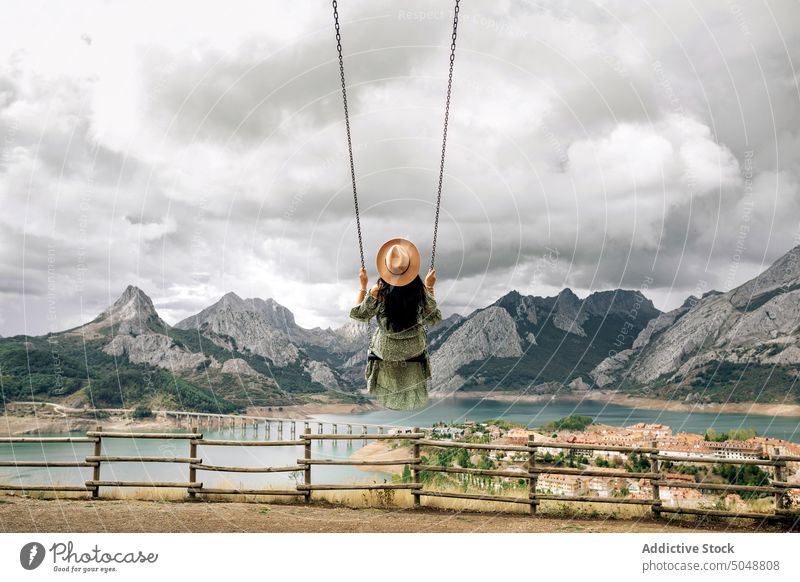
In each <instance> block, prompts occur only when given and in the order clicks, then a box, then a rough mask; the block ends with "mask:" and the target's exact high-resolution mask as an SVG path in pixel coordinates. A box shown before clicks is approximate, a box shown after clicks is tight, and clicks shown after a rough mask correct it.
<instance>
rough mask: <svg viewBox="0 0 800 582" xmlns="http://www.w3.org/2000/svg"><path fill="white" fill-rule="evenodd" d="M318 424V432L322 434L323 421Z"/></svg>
mask: <svg viewBox="0 0 800 582" xmlns="http://www.w3.org/2000/svg"><path fill="white" fill-rule="evenodd" d="M317 426H318V428H317V432H318V433H319V434H322V423H321V422H320V423H319V424H318V425H317Z"/></svg>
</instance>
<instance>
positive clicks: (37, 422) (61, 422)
mask: <svg viewBox="0 0 800 582" xmlns="http://www.w3.org/2000/svg"><path fill="white" fill-rule="evenodd" d="M24 406H26V408H32V407H31V406H30V405H29V404H24ZM12 407H14V404H13V403H12V404H11V405H10V408H12ZM272 408H273V409H272V410H269V407H266V406H261V407H259V406H251V407H248V408H247V410H246V412H245V413H244V416H264V417H269V418H279V419H286V420H311V419H313V418H314V415H315V414H354V413H358V412H370V411H373V410H380V407H379V406H377V405H374V404H350V403H316V402H314V403H308V404H293V405H288V406H282V407H280V408H282V410H278V408H279V407H272ZM65 410H69V414H66V413H64V412H58V408H56V407H53V406H51V405H49V404H46V403H40V404H39V405H37V406H36V410H35V411H34V410H31V411H28V412H25V413H22V414H19V413H11V414H9V413H6V414H4V415H2V416H0V436H24V435H35V434H37V433H66V432H75V431H77V432H85V431H89V430H95V429H96V428H97V427H98V426H100V427H102V429H103V430H106V431H136V430H159V431H185V430H186V428H187V427H186V422H185V421H183V420H180V421H179V420H178V419H176V418H174V417H170V418H164V417H151V418H141V419H134V418H128V417H126V416H124V415H121V414H111V415H110V416H108V417H105V418H93V417H92V415H91V411H87V413H86V415H81V414H80V413H78V412H75V409H65Z"/></svg>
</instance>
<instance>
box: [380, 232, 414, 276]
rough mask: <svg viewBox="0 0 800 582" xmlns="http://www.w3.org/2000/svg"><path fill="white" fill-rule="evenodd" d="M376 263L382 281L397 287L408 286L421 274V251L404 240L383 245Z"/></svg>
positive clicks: (398, 239) (400, 239) (389, 241)
mask: <svg viewBox="0 0 800 582" xmlns="http://www.w3.org/2000/svg"><path fill="white" fill-rule="evenodd" d="M375 262H376V265H377V267H378V274H379V275H380V276H381V279H383V280H384V281H386V282H387V283H388V284H389V285H394V286H396V287H402V286H403V285H408V284H409V283H411V281H413V280H414V277H416V276H417V275H418V274H419V262H420V261H419V251H418V250H417V247H415V246H414V243H412V242H411V241H410V240H406V239H404V238H393V239H391V240H388V241H386V242H385V243H383V245H382V246H381V248H380V249H378V256H377V257H376V259H375Z"/></svg>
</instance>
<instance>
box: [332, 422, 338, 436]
mask: <svg viewBox="0 0 800 582" xmlns="http://www.w3.org/2000/svg"><path fill="white" fill-rule="evenodd" d="M333 434H339V425H338V424H334V425H333Z"/></svg>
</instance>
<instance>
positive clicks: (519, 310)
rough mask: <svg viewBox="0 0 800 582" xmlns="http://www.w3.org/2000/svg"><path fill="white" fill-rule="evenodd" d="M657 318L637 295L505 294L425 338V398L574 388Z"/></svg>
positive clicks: (647, 301)
mask: <svg viewBox="0 0 800 582" xmlns="http://www.w3.org/2000/svg"><path fill="white" fill-rule="evenodd" d="M659 314H660V312H659V311H658V310H657V309H655V307H653V304H652V303H651V302H650V301H649V300H648V299H647V298H645V297H644V296H643V295H642V294H641V293H639V292H636V291H626V290H616V291H603V292H597V293H593V294H591V295H589V296H588V297H587V298H585V299H580V298H579V297H578V296H577V295H575V293H573V292H572V291H571V290H570V289H564V290H563V291H562V292H561V293H559V294H558V295H557V296H556V297H534V296H523V295H521V294H520V293H517V292H516V291H512V292H511V293H509V294H507V295H505V296H504V297H502V298H500V299H499V300H498V301H497V302H495V303H494V304H493V305H491V306H489V307H487V308H485V309H480V310H477V311H476V312H474V313H473V314H471V315H469V316H468V317H466V318H463V317H460V316H459V317H458V318H456V319H454V320H453V321H451V322H450V324H449V325H448V329H447V333H444V332H439V334H438V335H437V333H436V330H434V332H433V333H431V334H430V336H429V337H430V338H431V345H430V349H431V351H432V353H433V357H432V364H433V381H432V389H431V393H432V394H437V395H443V394H450V393H452V392H454V391H455V390H459V389H466V388H481V389H487V390H489V389H500V390H508V389H519V390H525V391H533V392H537V391H541V390H545V391H547V390H551V389H552V387H553V386H554V385H557V386H562V387H564V386H571V387H572V388H573V389H580V388H581V387H583V386H586V385H587V383H586V382H587V380H589V375H588V373H589V371H590V370H591V369H592V368H593V367H594V366H596V365H597V364H598V363H599V362H600V361H601V360H602V359H603V358H605V356H606V355H607V354H608V353H609V351H611V350H615V351H619V350H624V349H626V348H629V347H630V344H631V343H632V342H633V340H634V338H635V337H636V335H638V333H639V332H640V331H641V330H642V329H643V328H644V327H645V325H646V324H647V322H648V321H650V320H651V319H653V318H654V317H656V316H658V315H659ZM615 343H618V344H619V346H617V347H616V348H615V347H614V344H615ZM540 389H541V390H540Z"/></svg>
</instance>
